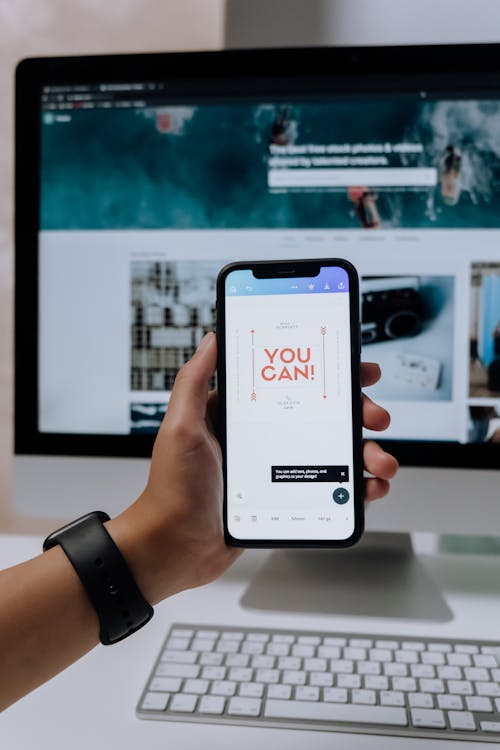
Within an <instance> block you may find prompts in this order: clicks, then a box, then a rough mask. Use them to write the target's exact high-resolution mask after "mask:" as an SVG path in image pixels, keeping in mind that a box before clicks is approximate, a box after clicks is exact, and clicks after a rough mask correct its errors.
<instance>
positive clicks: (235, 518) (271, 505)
mask: <svg viewBox="0 0 500 750" xmlns="http://www.w3.org/2000/svg"><path fill="white" fill-rule="evenodd" d="M355 293H356V295H357V290H356V292H355ZM224 297H225V300H224V301H225V316H224V317H225V320H224V328H225V331H224V333H225V374H226V380H225V391H226V523H227V531H228V532H229V534H230V536H231V537H233V538H234V539H235V540H236V541H241V542H245V541H252V540H254V541H256V542H259V541H262V542H263V541H266V540H267V541H271V540H275V541H277V542H279V541H290V542H294V541H296V542H299V541H303V542H307V541H315V540H317V541H321V540H322V541H339V542H342V541H345V540H348V539H349V538H351V537H352V536H353V534H354V531H355V522H356V512H355V502H354V489H355V482H354V477H355V473H356V470H357V467H356V466H355V455H354V452H355V449H354V437H355V436H354V434H353V430H354V428H353V392H352V388H353V378H352V347H351V323H352V321H351V303H350V290H349V275H348V273H347V272H346V270H345V269H344V268H342V267H339V266H335V265H330V266H327V265H326V266H321V267H320V268H319V273H318V274H317V275H315V276H303V277H293V278H282V277H280V278H256V276H255V275H254V273H253V271H252V269H251V268H249V269H235V270H233V271H230V272H229V273H228V274H227V276H226V278H225V284H224ZM356 304H357V300H356ZM355 324H356V325H357V321H356V322H355ZM355 382H357V381H355ZM356 398H357V399H358V400H359V393H357V394H356Z"/></svg>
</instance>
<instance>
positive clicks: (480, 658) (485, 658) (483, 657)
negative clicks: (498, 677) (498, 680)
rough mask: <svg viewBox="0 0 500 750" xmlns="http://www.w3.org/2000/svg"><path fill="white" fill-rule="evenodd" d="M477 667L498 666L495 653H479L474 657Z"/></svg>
mask: <svg viewBox="0 0 500 750" xmlns="http://www.w3.org/2000/svg"><path fill="white" fill-rule="evenodd" d="M472 661H473V662H474V666H475V667H491V668H493V669H494V668H495V667H498V663H497V660H496V659H495V657H494V656H493V654H477V655H474V656H473V657H472Z"/></svg>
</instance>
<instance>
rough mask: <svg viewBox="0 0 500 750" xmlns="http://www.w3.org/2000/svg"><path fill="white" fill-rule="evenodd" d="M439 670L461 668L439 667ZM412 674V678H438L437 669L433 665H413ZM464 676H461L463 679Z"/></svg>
mask: <svg viewBox="0 0 500 750" xmlns="http://www.w3.org/2000/svg"><path fill="white" fill-rule="evenodd" d="M438 669H460V667H438ZM410 672H411V676H412V677H425V678H427V679H432V678H433V677H435V676H436V667H434V666H433V665H432V664H411V665H410ZM461 676H462V674H461V673H460V674H459V677H461Z"/></svg>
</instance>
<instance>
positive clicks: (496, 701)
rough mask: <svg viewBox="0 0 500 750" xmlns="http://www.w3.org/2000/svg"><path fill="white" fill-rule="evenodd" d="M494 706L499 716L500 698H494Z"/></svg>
mask: <svg viewBox="0 0 500 750" xmlns="http://www.w3.org/2000/svg"><path fill="white" fill-rule="evenodd" d="M495 706H496V707H497V714H500V698H495Z"/></svg>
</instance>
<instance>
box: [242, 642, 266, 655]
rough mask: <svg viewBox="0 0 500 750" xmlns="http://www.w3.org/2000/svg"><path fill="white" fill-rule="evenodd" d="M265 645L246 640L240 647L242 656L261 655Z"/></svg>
mask: <svg viewBox="0 0 500 750" xmlns="http://www.w3.org/2000/svg"><path fill="white" fill-rule="evenodd" d="M264 648H265V644H264V643H261V642H259V641H249V640H248V639H247V640H246V641H245V642H244V644H243V645H242V647H241V653H242V654H250V655H252V654H263V653H264Z"/></svg>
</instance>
